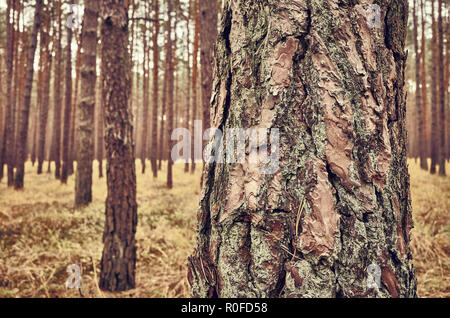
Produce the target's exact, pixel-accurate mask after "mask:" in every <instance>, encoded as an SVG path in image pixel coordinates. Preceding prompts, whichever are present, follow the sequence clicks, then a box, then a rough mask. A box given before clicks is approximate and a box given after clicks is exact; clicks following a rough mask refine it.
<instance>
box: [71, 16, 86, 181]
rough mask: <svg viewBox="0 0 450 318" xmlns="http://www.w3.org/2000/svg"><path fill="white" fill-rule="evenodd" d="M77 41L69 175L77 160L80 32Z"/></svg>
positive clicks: (81, 35)
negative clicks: (76, 128)
mask: <svg viewBox="0 0 450 318" xmlns="http://www.w3.org/2000/svg"><path fill="white" fill-rule="evenodd" d="M84 23H85V16H84V17H83V23H82V26H81V28H83V25H84ZM76 41H77V54H76V59H75V85H74V86H75V92H74V94H73V98H72V109H71V110H72V113H71V114H70V141H69V175H72V174H73V173H74V172H75V170H74V161H77V160H78V159H77V158H76V155H77V153H78V150H77V149H76V146H77V145H76V144H75V135H76V130H75V126H76V125H77V118H78V117H77V116H78V115H77V113H78V95H79V88H80V70H81V48H82V46H83V34H82V33H81V32H80V33H79V34H78V39H76Z"/></svg>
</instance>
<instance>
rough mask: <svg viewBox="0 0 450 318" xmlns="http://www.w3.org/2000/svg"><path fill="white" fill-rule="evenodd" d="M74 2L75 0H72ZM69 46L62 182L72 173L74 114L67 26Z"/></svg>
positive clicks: (70, 34)
mask: <svg viewBox="0 0 450 318" xmlns="http://www.w3.org/2000/svg"><path fill="white" fill-rule="evenodd" d="M71 4H73V0H72V1H71ZM67 43H68V44H67V47H66V50H67V51H66V74H65V77H66V78H65V84H66V87H65V100H64V103H65V107H64V128H63V142H62V144H63V145H62V148H63V149H62V161H63V164H62V171H61V182H62V183H64V184H65V183H67V179H68V178H69V173H70V164H71V163H70V123H71V116H72V45H71V43H72V28H71V27H68V28H67Z"/></svg>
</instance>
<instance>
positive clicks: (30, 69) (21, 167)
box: [14, 0, 42, 190]
mask: <svg viewBox="0 0 450 318" xmlns="http://www.w3.org/2000/svg"><path fill="white" fill-rule="evenodd" d="M41 10H42V0H36V6H35V13H34V22H33V31H32V33H31V41H30V47H29V51H28V58H27V71H26V81H25V91H24V103H23V104H22V105H21V107H20V113H19V129H18V139H17V140H18V143H17V169H16V174H15V178H14V187H15V189H16V190H21V189H23V187H24V177H25V161H26V156H27V135H28V121H29V117H30V116H29V115H30V104H31V90H32V87H33V73H34V54H35V52H36V45H37V34H38V30H39V28H40V24H41V16H40V15H41Z"/></svg>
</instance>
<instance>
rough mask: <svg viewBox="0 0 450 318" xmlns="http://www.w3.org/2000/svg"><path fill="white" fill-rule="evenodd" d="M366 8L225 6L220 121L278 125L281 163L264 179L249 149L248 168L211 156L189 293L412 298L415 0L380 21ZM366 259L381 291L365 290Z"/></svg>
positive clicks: (215, 105)
mask: <svg viewBox="0 0 450 318" xmlns="http://www.w3.org/2000/svg"><path fill="white" fill-rule="evenodd" d="M366 8H367V7H366V6H364V5H360V4H354V3H350V2H342V3H340V5H338V3H337V2H336V1H332V0H324V1H300V0H299V1H287V0H281V1H280V0H279V1H265V2H260V1H245V0H236V1H230V0H227V1H225V7H224V13H223V17H222V21H221V31H220V34H219V38H218V42H217V45H216V46H217V49H216V63H215V72H214V74H215V76H214V83H213V97H212V108H211V110H212V119H213V126H214V127H217V128H219V129H221V130H222V131H224V133H226V129H228V128H238V127H241V128H244V129H245V128H250V127H259V128H271V129H272V128H278V129H279V131H280V143H279V169H278V170H277V172H276V173H274V174H268V175H262V174H261V172H260V171H259V167H260V166H259V165H257V164H250V163H248V159H249V158H248V157H249V154H248V153H246V154H245V161H244V163H243V164H221V163H214V162H212V163H211V162H208V163H207V164H206V166H205V169H204V174H203V178H204V185H203V189H202V194H201V201H200V208H199V210H198V214H197V219H198V222H199V224H198V238H197V247H196V249H195V251H194V252H193V254H192V256H191V257H190V258H189V262H188V266H189V271H188V280H189V282H190V284H191V293H192V296H196V297H370V296H380V297H414V296H416V279H415V276H414V268H413V265H412V264H411V263H410V259H411V253H410V250H409V245H408V242H409V238H410V236H409V231H410V229H411V227H412V217H411V204H410V194H409V175H408V169H407V162H406V142H407V140H406V123H405V116H406V92H405V90H404V85H405V72H404V70H405V62H406V53H405V51H404V45H405V37H406V25H407V15H408V7H407V1H406V0H392V1H384V2H383V4H381V5H380V9H381V10H380V14H381V16H380V21H382V22H381V24H380V27H379V28H378V27H376V26H374V27H373V28H370V27H369V25H373V24H368V21H367V18H366V17H367V11H366ZM268 147H269V149H270V148H272V149H274V148H276V147H277V145H276V144H275V145H274V144H270V145H269V146H268ZM271 151H272V150H271ZM222 156H224V154H223V155H222ZM370 264H374V265H377V266H379V268H380V272H381V273H380V275H381V282H382V283H381V285H380V288H379V289H369V288H368V286H367V279H368V273H367V270H368V266H369V265H370Z"/></svg>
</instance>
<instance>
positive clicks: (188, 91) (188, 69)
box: [184, 0, 192, 172]
mask: <svg viewBox="0 0 450 318" xmlns="http://www.w3.org/2000/svg"><path fill="white" fill-rule="evenodd" d="M188 1H189V6H188V10H189V12H188V14H187V21H186V33H187V36H186V48H187V67H186V72H187V81H186V83H187V87H186V95H187V96H186V126H185V128H186V129H188V130H189V128H190V125H189V121H190V120H191V118H190V117H191V116H190V112H191V47H190V46H191V40H190V23H191V12H192V0H188ZM191 133H192V132H191ZM184 172H189V158H188V157H187V156H186V162H185V164H184Z"/></svg>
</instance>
